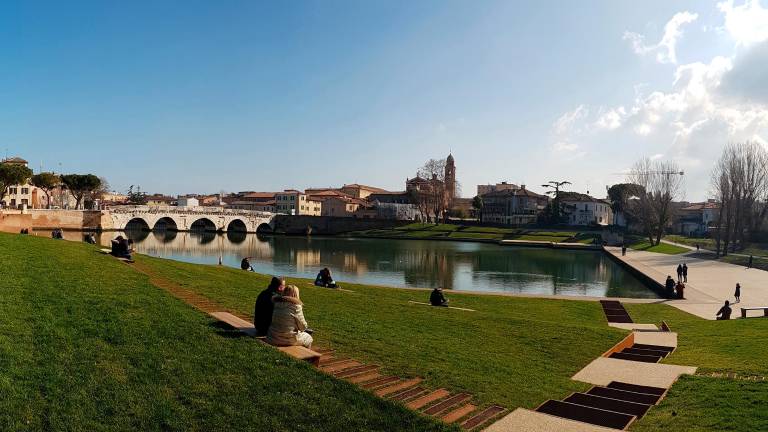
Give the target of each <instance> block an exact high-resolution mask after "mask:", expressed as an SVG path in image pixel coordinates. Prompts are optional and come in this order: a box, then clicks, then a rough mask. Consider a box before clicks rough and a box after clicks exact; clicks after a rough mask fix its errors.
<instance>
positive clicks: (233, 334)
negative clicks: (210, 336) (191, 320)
mask: <svg viewBox="0 0 768 432" xmlns="http://www.w3.org/2000/svg"><path fill="white" fill-rule="evenodd" d="M208 326H209V327H211V328H213V329H214V330H215V333H216V334H217V335H219V336H221V337H223V338H227V339H237V338H243V337H246V338H249V337H250V336H248V335H247V334H245V333H243V332H241V331H240V330H237V329H236V328H234V327H232V326H230V325H229V324H227V323H223V322H221V321H214V322H212V323H210V324H208Z"/></svg>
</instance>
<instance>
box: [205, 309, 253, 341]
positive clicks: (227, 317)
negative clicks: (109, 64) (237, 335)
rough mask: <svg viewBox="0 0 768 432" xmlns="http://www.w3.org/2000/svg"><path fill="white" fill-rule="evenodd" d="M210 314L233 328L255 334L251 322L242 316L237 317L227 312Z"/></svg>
mask: <svg viewBox="0 0 768 432" xmlns="http://www.w3.org/2000/svg"><path fill="white" fill-rule="evenodd" d="M211 316H212V317H214V318H216V319H217V320H219V321H221V322H223V323H226V324H228V325H229V326H230V327H232V328H234V329H235V330H240V331H241V332H243V333H245V334H248V335H251V336H256V328H254V326H253V323H249V322H248V321H246V320H244V319H242V318H238V317H236V316H234V315H232V314H231V313H229V312H212V313H211Z"/></svg>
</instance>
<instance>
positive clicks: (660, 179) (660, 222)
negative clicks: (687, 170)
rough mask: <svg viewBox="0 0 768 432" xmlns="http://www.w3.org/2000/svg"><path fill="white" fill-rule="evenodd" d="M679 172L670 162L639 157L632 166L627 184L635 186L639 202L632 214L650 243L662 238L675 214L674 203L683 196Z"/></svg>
mask: <svg viewBox="0 0 768 432" xmlns="http://www.w3.org/2000/svg"><path fill="white" fill-rule="evenodd" d="M682 174H683V172H682V171H680V170H679V169H678V167H677V165H676V164H675V163H673V162H665V161H652V160H650V159H648V158H644V159H641V160H639V161H637V163H635V165H634V166H633V167H632V171H631V172H630V174H629V175H628V176H627V183H632V184H635V185H637V189H638V190H637V195H638V197H637V198H638V203H637V205H635V206H632V208H633V209H632V211H633V212H634V214H633V216H634V217H635V218H637V220H638V221H639V222H640V224H641V225H642V226H643V230H644V231H645V234H646V235H647V236H648V240H649V241H650V243H651V245H657V244H659V242H661V237H662V236H663V235H664V231H665V230H666V229H667V227H668V226H669V225H671V222H672V218H673V217H674V215H675V210H676V209H675V207H674V206H673V202H674V201H675V200H678V199H680V198H681V196H682V185H683V180H682Z"/></svg>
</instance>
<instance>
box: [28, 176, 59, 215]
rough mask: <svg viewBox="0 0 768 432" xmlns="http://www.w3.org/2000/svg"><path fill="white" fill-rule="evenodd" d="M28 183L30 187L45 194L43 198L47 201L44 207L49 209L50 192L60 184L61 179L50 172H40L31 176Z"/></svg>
mask: <svg viewBox="0 0 768 432" xmlns="http://www.w3.org/2000/svg"><path fill="white" fill-rule="evenodd" d="M30 183H32V186H35V187H38V188H40V189H42V191H43V192H45V197H46V199H47V201H46V202H47V204H46V206H47V207H48V208H51V190H53V189H54V188H56V187H57V186H59V185H60V184H61V178H60V177H59V176H58V175H56V174H54V173H52V172H42V173H39V174H35V175H33V176H32V178H31V179H30Z"/></svg>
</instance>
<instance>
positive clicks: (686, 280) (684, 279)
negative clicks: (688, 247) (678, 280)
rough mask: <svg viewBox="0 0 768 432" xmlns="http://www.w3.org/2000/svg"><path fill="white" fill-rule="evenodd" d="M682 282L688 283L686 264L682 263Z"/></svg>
mask: <svg viewBox="0 0 768 432" xmlns="http://www.w3.org/2000/svg"><path fill="white" fill-rule="evenodd" d="M683 282H685V283H688V264H686V263H683Z"/></svg>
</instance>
